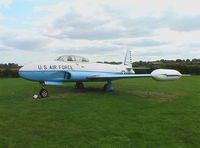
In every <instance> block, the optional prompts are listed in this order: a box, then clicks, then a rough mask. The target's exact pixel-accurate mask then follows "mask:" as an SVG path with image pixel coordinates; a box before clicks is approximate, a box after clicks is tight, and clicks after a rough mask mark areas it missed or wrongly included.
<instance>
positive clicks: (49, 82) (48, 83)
mask: <svg viewBox="0 0 200 148" xmlns="http://www.w3.org/2000/svg"><path fill="white" fill-rule="evenodd" d="M44 84H45V85H63V82H56V81H44Z"/></svg>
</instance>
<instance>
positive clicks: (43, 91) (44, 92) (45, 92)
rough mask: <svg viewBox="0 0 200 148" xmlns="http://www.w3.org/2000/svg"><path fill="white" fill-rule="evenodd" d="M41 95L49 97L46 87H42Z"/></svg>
mask: <svg viewBox="0 0 200 148" xmlns="http://www.w3.org/2000/svg"><path fill="white" fill-rule="evenodd" d="M40 96H41V97H42V98H46V97H48V91H47V90H46V89H44V88H43V89H41V90H40Z"/></svg>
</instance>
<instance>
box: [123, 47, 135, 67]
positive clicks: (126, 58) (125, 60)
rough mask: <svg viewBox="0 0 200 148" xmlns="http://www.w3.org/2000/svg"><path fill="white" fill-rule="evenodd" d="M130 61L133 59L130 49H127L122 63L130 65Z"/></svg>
mask: <svg viewBox="0 0 200 148" xmlns="http://www.w3.org/2000/svg"><path fill="white" fill-rule="evenodd" d="M132 63H133V61H132V53H131V50H129V49H127V51H126V56H125V59H124V65H127V66H130V67H132Z"/></svg>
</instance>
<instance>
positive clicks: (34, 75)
mask: <svg viewBox="0 0 200 148" xmlns="http://www.w3.org/2000/svg"><path fill="white" fill-rule="evenodd" d="M19 75H20V76H21V77H22V78H24V79H27V80H31V81H36V82H39V83H40V84H41V90H40V92H39V94H38V95H34V96H33V97H34V98H45V97H47V96H48V91H47V90H46V89H45V86H46V85H63V83H64V82H76V84H75V88H77V89H81V88H84V85H83V82H96V81H105V82H107V83H106V84H105V85H104V87H103V88H104V90H105V91H112V90H113V86H112V80H117V79H122V78H138V77H152V78H153V79H155V80H159V81H169V80H177V79H179V78H180V77H181V76H182V74H181V73H180V72H178V71H176V70H172V69H157V70H154V71H153V72H152V73H151V74H135V72H134V71H133V69H132V57H131V51H130V50H127V53H126V56H125V59H124V62H123V63H122V64H121V65H111V64H102V63H91V62H89V60H88V59H86V58H84V57H81V56H74V55H64V56H60V57H58V58H57V59H56V60H53V61H44V62H37V63H33V64H29V65H25V66H23V67H22V68H21V69H20V70H19Z"/></svg>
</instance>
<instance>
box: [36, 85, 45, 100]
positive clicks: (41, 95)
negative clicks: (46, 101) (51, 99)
mask: <svg viewBox="0 0 200 148" xmlns="http://www.w3.org/2000/svg"><path fill="white" fill-rule="evenodd" d="M40 84H41V85H42V88H41V89H40V92H39V94H35V95H33V99H40V98H46V97H48V91H47V90H46V89H45V84H44V83H40Z"/></svg>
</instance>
